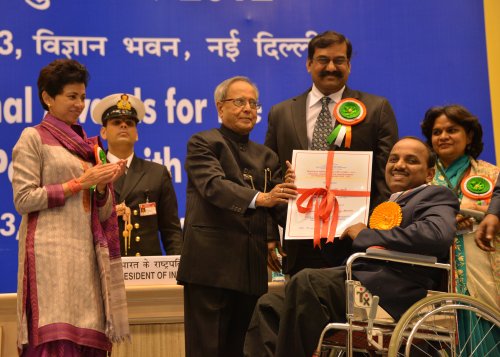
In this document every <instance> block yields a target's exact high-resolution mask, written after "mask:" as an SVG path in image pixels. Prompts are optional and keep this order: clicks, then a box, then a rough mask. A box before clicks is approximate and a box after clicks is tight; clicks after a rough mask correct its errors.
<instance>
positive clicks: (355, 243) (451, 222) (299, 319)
mask: <svg viewBox="0 0 500 357" xmlns="http://www.w3.org/2000/svg"><path fill="white" fill-rule="evenodd" d="M434 164H435V159H434V156H433V155H432V153H431V151H430V148H429V147H428V146H427V145H426V144H425V143H423V142H422V141H420V139H417V138H414V137H407V138H403V139H401V140H400V141H398V142H397V143H396V144H395V145H394V147H393V149H392V150H391V153H390V155H389V159H388V161H387V165H386V167H385V179H386V182H387V184H388V186H389V188H390V190H391V192H392V195H391V197H390V199H389V200H390V201H392V202H395V203H397V205H398V206H399V208H398V211H399V213H398V211H396V210H388V211H385V212H383V214H385V215H389V214H394V213H395V214H401V215H402V220H401V223H400V224H399V225H395V226H394V227H393V228H389V229H386V227H384V229H378V228H373V227H372V228H368V227H366V226H365V225H364V224H362V223H358V224H355V225H353V226H351V227H349V228H347V229H346V230H345V231H344V233H343V234H342V236H341V237H340V238H341V239H349V240H351V241H352V252H353V253H354V252H364V251H365V250H366V249H367V248H369V247H371V246H378V247H382V248H384V249H388V250H395V251H399V252H405V253H415V254H426V255H433V256H435V257H437V258H438V260H439V261H446V260H447V259H448V253H449V249H450V246H451V244H452V241H453V237H454V235H455V229H456V228H455V224H456V221H455V216H456V214H457V213H458V209H459V203H458V200H457V198H456V197H455V195H454V194H453V192H452V191H451V190H449V189H448V188H445V187H442V186H430V185H428V184H427V183H428V182H430V181H431V180H432V178H433V177H434ZM392 206H394V205H393V204H392ZM391 211H392V212H391ZM386 218H389V219H388V221H393V220H392V219H391V218H392V216H386ZM435 270H437V269H434V270H433V269H429V268H418V267H413V266H409V265H401V264H393V263H387V262H383V261H374V262H372V261H370V262H366V261H364V262H361V263H355V264H354V265H353V275H354V277H355V279H357V280H359V281H361V283H362V284H363V286H365V287H366V288H368V290H370V292H371V293H372V294H374V295H378V296H379V297H380V305H381V306H382V307H383V308H384V309H385V310H386V311H387V312H388V313H389V314H390V315H391V316H393V317H394V318H399V317H400V316H401V315H402V314H403V313H404V312H405V311H406V309H408V308H409V307H410V306H411V305H412V304H413V303H415V302H416V301H418V300H420V299H422V298H423V297H425V295H426V293H427V290H428V289H436V288H438V286H439V282H440V278H441V274H440V273H439V272H436V271H435ZM345 280H346V274H345V267H335V268H329V269H304V270H303V271H301V272H299V273H297V274H296V275H295V276H294V277H293V278H292V279H291V280H290V282H289V283H288V284H287V285H286V290H285V297H284V298H283V297H280V296H278V295H272V294H266V295H264V296H262V297H261V298H260V300H259V302H258V304H257V307H256V309H255V312H254V315H253V317H252V322H251V323H250V327H249V330H248V333H247V337H246V341H245V355H246V356H249V357H250V356H251V357H260V356H279V357H285V356H286V357H291V356H293V357H301V356H307V357H309V356H311V355H312V353H313V351H314V348H315V347H316V344H317V342H318V339H319V336H320V333H321V331H322V329H323V327H324V326H325V325H326V324H327V323H328V322H343V321H345V311H346V310H345V301H346V295H345V294H346V292H345ZM278 327H279V328H278Z"/></svg>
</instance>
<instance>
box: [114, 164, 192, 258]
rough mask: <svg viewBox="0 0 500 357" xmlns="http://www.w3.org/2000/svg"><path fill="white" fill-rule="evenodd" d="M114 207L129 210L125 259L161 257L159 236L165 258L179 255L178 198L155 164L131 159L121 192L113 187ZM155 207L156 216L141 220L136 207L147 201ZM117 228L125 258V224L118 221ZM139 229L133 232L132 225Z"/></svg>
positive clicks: (166, 174) (163, 169) (163, 171)
mask: <svg viewBox="0 0 500 357" xmlns="http://www.w3.org/2000/svg"><path fill="white" fill-rule="evenodd" d="M115 199H116V203H117V204H118V203H122V202H123V201H125V204H126V205H127V206H128V207H130V209H131V211H132V216H131V219H132V225H134V228H133V230H132V233H131V234H132V236H131V239H130V249H129V250H128V252H127V255H128V256H135V255H136V254H137V253H139V254H140V255H162V251H161V247H160V241H159V239H158V232H159V233H160V237H161V243H162V245H163V249H164V250H165V252H166V254H167V255H173V254H180V253H181V246H182V240H181V225H180V221H179V215H178V208H177V197H176V196H175V191H174V188H173V186H172V178H171V177H170V173H169V172H168V170H167V168H166V167H165V166H163V165H160V164H157V163H155V162H150V161H146V160H143V159H141V158H138V157H137V156H136V155H134V157H133V159H132V162H131V163H130V167H129V168H128V170H127V175H126V176H125V179H124V182H123V186H122V187H121V189H119V188H117V187H116V185H115ZM147 199H148V200H149V202H155V203H156V215H151V216H141V215H140V211H139V204H141V203H145V202H146V200H147ZM118 223H119V226H120V238H121V239H120V240H121V242H120V249H121V253H122V256H124V255H125V250H124V240H123V236H122V232H123V229H124V223H123V220H122V218H121V217H118ZM136 224H137V225H138V228H135V225H136Z"/></svg>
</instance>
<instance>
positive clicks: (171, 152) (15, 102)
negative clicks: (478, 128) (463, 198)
mask: <svg viewBox="0 0 500 357" xmlns="http://www.w3.org/2000/svg"><path fill="white" fill-rule="evenodd" d="M325 30H335V31H338V32H341V33H343V34H345V35H346V36H347V37H348V38H349V39H350V40H351V42H352V43H353V56H352V61H351V63H352V70H351V76H350V78H349V82H348V83H349V86H350V87H351V88H353V89H358V90H362V91H366V92H371V93H374V94H378V95H381V96H384V97H387V98H388V99H389V101H390V102H391V104H392V106H393V108H394V110H395V113H396V117H397V119H398V123H399V128H400V135H401V136H403V135H418V136H420V127H419V124H420V122H421V120H422V117H423V114H424V112H425V111H426V110H427V109H428V108H429V107H430V106H433V105H442V104H451V103H460V104H463V105H465V106H466V107H467V108H468V109H469V110H470V111H472V112H473V113H474V114H476V115H477V116H478V117H479V118H480V120H481V122H482V124H483V128H484V132H485V137H484V143H485V152H484V153H483V155H482V158H483V159H485V160H487V161H490V162H495V160H494V151H493V147H494V146H493V145H494V144H493V134H492V125H491V122H492V120H491V104H490V96H489V86H488V83H489V82H488V67H487V58H486V53H487V52H486V45H485V30H484V13H483V3H482V1H470V0H441V1H435V0H420V1H391V0H350V1H345V0H314V1H304V0H122V1H119V2H118V1H97V0H86V1H54V0H17V1H12V0H11V1H2V2H1V3H0V138H1V140H0V271H1V275H2V278H1V281H0V293H5V292H14V291H16V275H17V250H18V240H17V230H18V227H19V224H20V216H19V215H18V214H17V212H16V211H15V208H14V205H13V200H12V187H11V181H12V163H11V159H12V148H13V146H14V145H15V143H16V141H17V139H18V138H19V135H20V134H21V131H22V130H23V129H24V128H25V127H27V126H32V125H36V124H38V123H39V122H40V121H41V119H42V117H43V115H44V112H43V109H42V107H41V105H40V102H39V99H38V92H37V87H36V81H37V78H38V74H39V71H40V69H41V68H42V67H43V66H45V65H47V64H48V63H49V62H51V61H52V60H54V59H56V58H73V59H76V60H78V61H80V62H81V63H83V64H85V65H86V66H87V68H88V69H89V72H90V74H91V80H90V82H89V85H88V88H87V99H86V104H87V105H86V108H85V110H84V112H83V113H82V115H81V117H80V123H81V124H82V125H83V126H84V128H85V130H86V131H87V133H88V134H89V135H98V133H99V125H97V124H96V123H94V122H93V121H92V119H91V116H90V112H91V111H92V109H93V108H94V106H95V105H96V104H97V103H98V102H99V100H100V98H103V97H105V96H107V95H109V94H111V93H116V92H129V93H132V94H134V95H136V96H139V97H140V98H142V100H143V101H144V103H145V105H146V117H145V118H144V121H143V122H142V123H140V124H139V127H138V129H139V142H138V143H137V145H136V155H138V156H140V157H143V158H145V159H148V160H153V161H155V162H158V163H161V164H164V165H165V166H167V168H168V169H169V170H170V171H171V173H172V177H173V181H174V187H175V190H176V193H177V198H178V201H179V215H180V217H184V215H185V189H186V180H187V178H186V173H185V171H184V169H183V164H184V159H185V155H186V142H187V140H188V138H189V137H190V136H191V135H192V134H193V133H195V132H198V131H201V130H206V129H209V128H213V127H218V126H219V125H220V124H219V122H218V119H217V114H216V110H215V105H214V102H213V90H214V89H215V86H216V85H217V84H218V83H220V82H221V81H222V80H224V79H226V78H229V77H231V76H235V75H245V76H248V77H250V78H251V79H252V80H253V81H254V82H255V83H256V84H257V86H258V87H259V90H260V101H261V102H262V104H263V106H262V109H261V110H260V111H259V117H258V124H257V125H256V127H255V129H254V131H253V132H252V135H251V137H252V139H253V140H255V141H257V142H260V143H262V142H263V141H264V136H265V132H266V127H267V113H268V111H269V109H270V107H271V106H272V105H273V104H276V103H278V102H280V101H282V100H284V99H287V98H289V97H292V96H295V95H298V94H300V93H302V92H304V91H305V90H307V89H308V88H309V87H310V85H311V78H310V76H309V74H308V73H307V71H306V59H307V43H308V42H309V40H310V39H311V38H312V37H313V36H314V35H316V34H317V33H320V32H323V31H325ZM74 229H76V230H77V229H78V227H74Z"/></svg>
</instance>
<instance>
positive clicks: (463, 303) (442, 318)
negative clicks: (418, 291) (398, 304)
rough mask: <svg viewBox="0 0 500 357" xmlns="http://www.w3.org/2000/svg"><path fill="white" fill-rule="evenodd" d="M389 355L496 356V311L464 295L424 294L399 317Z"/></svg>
mask: <svg viewBox="0 0 500 357" xmlns="http://www.w3.org/2000/svg"><path fill="white" fill-rule="evenodd" d="M389 356H391V357H392V356H412V357H413V356H491V357H493V356H500V311H498V310H497V309H496V308H494V307H491V306H489V305H487V304H484V303H482V302H481V301H479V300H477V299H475V298H473V297H471V296H467V295H460V294H451V293H447V294H437V295H434V296H429V297H426V298H425V299H422V300H420V301H418V302H416V303H415V304H414V305H413V306H412V307H410V309H408V311H406V313H405V314H404V315H403V316H402V317H401V319H400V320H399V322H398V324H397V325H396V328H395V329H394V334H393V335H392V337H391V341H390V344H389Z"/></svg>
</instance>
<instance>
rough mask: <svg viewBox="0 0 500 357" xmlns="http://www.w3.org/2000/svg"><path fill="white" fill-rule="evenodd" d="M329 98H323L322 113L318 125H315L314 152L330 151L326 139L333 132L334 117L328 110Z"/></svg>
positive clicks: (317, 120) (312, 146)
mask: <svg viewBox="0 0 500 357" xmlns="http://www.w3.org/2000/svg"><path fill="white" fill-rule="evenodd" d="M330 100H331V99H330V98H329V97H323V98H321V112H320V113H319V115H318V119H316V124H314V131H313V137H312V143H311V149H312V150H328V142H327V141H326V138H327V137H328V135H330V133H331V132H332V130H333V127H332V121H333V120H332V115H331V114H330V111H329V110H328V104H329V103H330Z"/></svg>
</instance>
